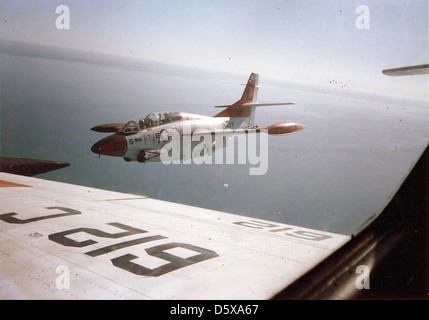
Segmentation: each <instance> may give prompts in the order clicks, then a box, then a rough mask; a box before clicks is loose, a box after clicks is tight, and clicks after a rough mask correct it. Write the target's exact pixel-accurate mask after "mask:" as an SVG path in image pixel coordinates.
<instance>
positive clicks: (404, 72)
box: [383, 64, 429, 76]
mask: <svg viewBox="0 0 429 320" xmlns="http://www.w3.org/2000/svg"><path fill="white" fill-rule="evenodd" d="M383 73H384V74H385V75H388V76H413V75H419V74H428V73H429V64H422V65H418V66H409V67H403V68H394V69H386V70H383Z"/></svg>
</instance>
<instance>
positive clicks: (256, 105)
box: [215, 102, 296, 108]
mask: <svg viewBox="0 0 429 320" xmlns="http://www.w3.org/2000/svg"><path fill="white" fill-rule="evenodd" d="M292 104H296V102H281V103H257V102H248V103H243V104H241V106H242V107H268V106H287V105H292ZM229 107H231V105H226V106H215V108H229Z"/></svg>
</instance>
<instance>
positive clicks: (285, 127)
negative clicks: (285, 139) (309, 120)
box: [267, 122, 305, 136]
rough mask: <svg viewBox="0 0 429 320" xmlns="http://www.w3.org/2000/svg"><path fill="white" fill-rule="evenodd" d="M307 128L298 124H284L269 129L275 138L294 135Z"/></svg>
mask: <svg viewBox="0 0 429 320" xmlns="http://www.w3.org/2000/svg"><path fill="white" fill-rule="evenodd" d="M304 128H305V126H304V125H303V124H301V123H296V122H282V123H277V124H273V125H271V126H269V127H268V128H267V131H268V134H270V135H273V136H284V135H287V134H292V133H295V132H298V131H301V130H302V129H304Z"/></svg>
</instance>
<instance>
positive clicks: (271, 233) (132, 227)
mask: <svg viewBox="0 0 429 320" xmlns="http://www.w3.org/2000/svg"><path fill="white" fill-rule="evenodd" d="M349 240H350V237H349V236H345V235H339V234H333V233H328V232H324V231H318V230H312V229H308V228H302V227H298V226H292V225H286V224H281V223H277V222H271V221H264V220H261V219H257V218H252V217H245V216H240V215H234V214H228V213H224V212H219V211H213V210H207V209H201V208H197V207H191V206H187V205H181V204H175V203H170V202H165V201H160V200H155V199H150V198H147V197H144V196H138V195H130V194H124V193H118V192H112V191H105V190H99V189H94V188H88V187H83V186H76V185H70V184H65V183H60V182H53V181H47V180H42V179H37V178H32V177H24V176H17V175H12V174H8V173H0V299H124V298H128V299H268V298H271V297H273V296H274V295H275V294H276V293H278V292H279V291H281V290H283V289H284V288H285V287H287V286H289V285H290V284H291V283H293V282H294V281H295V280H296V279H298V278H299V277H300V276H301V275H303V274H304V273H306V272H307V271H308V270H310V269H312V268H313V267H314V266H316V265H317V264H318V263H319V262H321V261H323V260H324V259H325V258H327V257H328V256H329V255H331V253H333V252H334V251H336V250H337V249H338V248H339V247H341V246H342V245H343V244H345V243H346V242H348V241H349Z"/></svg>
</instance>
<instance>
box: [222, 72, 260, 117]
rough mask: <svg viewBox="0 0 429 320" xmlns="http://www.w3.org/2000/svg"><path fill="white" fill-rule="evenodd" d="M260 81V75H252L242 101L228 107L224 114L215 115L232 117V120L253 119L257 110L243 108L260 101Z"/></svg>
mask: <svg viewBox="0 0 429 320" xmlns="http://www.w3.org/2000/svg"><path fill="white" fill-rule="evenodd" d="M258 81H259V74H257V73H252V74H251V75H250V77H249V80H248V81H247V84H246V88H245V89H244V92H243V95H242V96H241V99H240V100H238V101H237V102H236V103H234V104H233V105H230V106H221V107H227V108H226V109H225V110H223V111H222V112H220V113H218V114H217V115H215V117H230V118H251V117H253V116H254V113H255V108H254V107H249V106H243V104H246V103H251V102H254V101H257V99H258Z"/></svg>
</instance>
